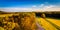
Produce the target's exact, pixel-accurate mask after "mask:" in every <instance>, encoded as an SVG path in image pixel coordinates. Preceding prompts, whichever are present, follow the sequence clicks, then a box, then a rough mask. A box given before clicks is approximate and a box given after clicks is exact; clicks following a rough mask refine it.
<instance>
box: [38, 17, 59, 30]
mask: <svg viewBox="0 0 60 30" xmlns="http://www.w3.org/2000/svg"><path fill="white" fill-rule="evenodd" d="M37 19H38V22H39V24H40V25H41V26H42V27H43V28H44V29H45V30H59V29H60V20H57V19H52V18H46V19H43V18H37ZM46 20H48V21H50V22H52V23H53V24H55V25H57V26H58V27H59V29H57V28H58V27H55V26H54V25H52V24H51V23H50V22H48V21H46Z"/></svg>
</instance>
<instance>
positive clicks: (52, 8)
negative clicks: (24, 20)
mask: <svg viewBox="0 0 60 30" xmlns="http://www.w3.org/2000/svg"><path fill="white" fill-rule="evenodd" d="M0 11H4V12H33V11H34V12H46V11H60V7H57V6H54V5H48V6H46V5H44V4H41V5H40V6H38V7H37V6H36V5H34V6H32V7H31V8H17V7H11V8H0Z"/></svg>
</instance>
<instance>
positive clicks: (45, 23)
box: [0, 14, 60, 30]
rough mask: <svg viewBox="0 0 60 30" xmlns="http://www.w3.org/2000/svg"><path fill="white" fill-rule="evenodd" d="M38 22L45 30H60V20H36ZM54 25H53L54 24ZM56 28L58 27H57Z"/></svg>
mask: <svg viewBox="0 0 60 30" xmlns="http://www.w3.org/2000/svg"><path fill="white" fill-rule="evenodd" d="M11 15H12V14H4V15H0V17H4V16H11ZM36 21H37V22H38V23H39V24H40V25H41V26H42V27H43V28H44V29H45V30H60V20H58V19H53V18H45V19H44V18H40V17H39V18H36ZM52 23H53V24H52ZM55 26H56V27H55Z"/></svg>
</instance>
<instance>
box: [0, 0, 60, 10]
mask: <svg viewBox="0 0 60 30" xmlns="http://www.w3.org/2000/svg"><path fill="white" fill-rule="evenodd" d="M52 7H54V8H55V7H59V8H60V0H0V8H7V9H14V8H15V9H19V8H20V10H32V9H34V10H39V9H43V10H44V9H46V8H52ZM15 9H14V10H15Z"/></svg>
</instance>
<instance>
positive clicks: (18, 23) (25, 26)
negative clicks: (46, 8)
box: [0, 12, 60, 30]
mask: <svg viewBox="0 0 60 30" xmlns="http://www.w3.org/2000/svg"><path fill="white" fill-rule="evenodd" d="M13 15H14V16H13ZM3 18H4V19H3ZM14 18H16V19H14ZM2 19H3V20H2ZM36 22H37V23H38V24H39V25H36ZM0 23H2V24H0V27H1V28H0V29H2V30H38V29H39V30H60V19H56V18H51V17H49V18H48V17H43V16H42V17H41V15H40V17H37V16H36V14H35V13H33V12H32V13H30V12H29V13H28V12H27V13H11V14H0ZM4 24H5V25H4ZM2 25H3V26H2ZM40 26H41V27H40Z"/></svg>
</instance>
